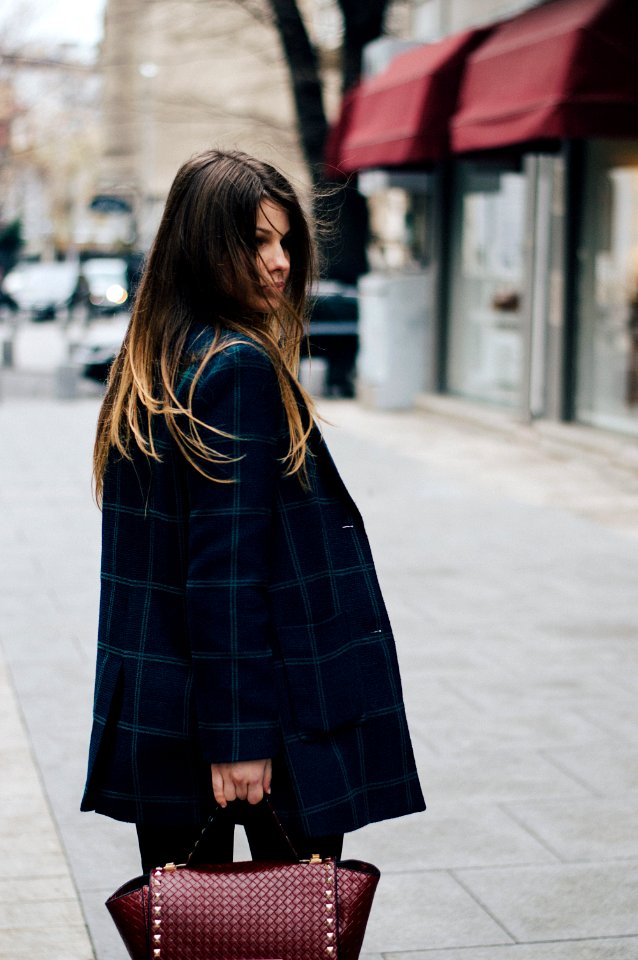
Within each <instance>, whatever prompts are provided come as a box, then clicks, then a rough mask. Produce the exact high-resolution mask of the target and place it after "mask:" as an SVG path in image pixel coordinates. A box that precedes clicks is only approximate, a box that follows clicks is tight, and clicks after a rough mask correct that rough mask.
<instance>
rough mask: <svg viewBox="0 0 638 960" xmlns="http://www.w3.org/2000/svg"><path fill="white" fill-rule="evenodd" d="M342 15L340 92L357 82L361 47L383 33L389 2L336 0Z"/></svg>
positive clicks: (378, 0)
mask: <svg viewBox="0 0 638 960" xmlns="http://www.w3.org/2000/svg"><path fill="white" fill-rule="evenodd" d="M337 3H338V5H339V9H340V10H341V13H342V15H343V54H342V67H341V71H342V76H341V90H342V92H343V93H346V92H347V91H348V90H349V89H350V88H351V87H353V86H354V85H355V84H357V83H358V82H359V78H360V77H361V66H362V57H363V48H364V47H365V45H366V44H367V43H371V42H372V41H373V40H376V39H377V38H378V37H380V36H381V34H382V33H383V24H384V20H385V14H386V10H387V8H388V6H389V0H337Z"/></svg>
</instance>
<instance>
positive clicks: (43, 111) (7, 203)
mask: <svg viewBox="0 0 638 960" xmlns="http://www.w3.org/2000/svg"><path fill="white" fill-rule="evenodd" d="M99 103H100V77H99V74H98V71H97V69H96V66H95V63H94V62H92V61H91V58H90V57H89V56H87V55H86V54H85V52H84V51H78V50H75V49H68V48H66V47H47V48H42V47H35V46H32V47H30V48H24V49H22V50H21V51H20V52H19V53H11V54H9V53H8V52H6V51H3V52H2V58H1V64H0V220H2V221H3V222H5V223H6V222H9V221H12V220H15V219H18V220H20V222H21V225H22V234H23V237H24V240H25V249H24V251H23V253H24V255H26V256H29V257H33V258H35V257H42V258H45V259H47V258H48V259H50V258H53V257H54V256H67V255H70V254H71V255H72V254H73V253H74V252H76V251H77V250H79V249H81V248H82V246H83V244H84V243H93V242H94V241H95V239H96V237H95V235H94V229H95V227H96V225H95V223H94V222H93V217H92V215H91V213H90V210H89V203H90V200H91V197H92V195H93V192H94V188H95V185H94V181H93V176H94V171H95V168H96V165H97V158H98V155H99V142H100V122H99Z"/></svg>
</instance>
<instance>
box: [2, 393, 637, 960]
mask: <svg viewBox="0 0 638 960" xmlns="http://www.w3.org/2000/svg"><path fill="white" fill-rule="evenodd" d="M97 407H98V402H97V400H96V399H91V398H81V399H78V400H75V401H72V402H68V403H64V402H59V401H58V402H56V401H52V400H50V399H48V398H44V397H42V398H39V399H33V400H27V399H23V398H12V397H11V396H6V397H5V399H4V400H3V401H2V402H0V437H2V456H1V458H0V508H1V514H0V516H1V519H0V524H1V528H2V542H3V544H4V545H5V549H4V550H3V551H2V557H1V559H0V564H1V566H0V570H1V579H0V643H1V644H2V654H3V657H4V661H5V664H6V666H7V668H8V677H9V680H7V675H5V674H0V677H2V678H3V682H4V683H9V687H8V690H9V692H8V693H6V694H5V691H4V689H0V697H1V699H0V711H1V715H2V732H1V734H0V737H1V740H0V791H1V792H0V796H1V798H2V801H1V802H2V810H3V814H5V810H6V811H7V814H6V815H5V816H3V818H2V819H3V826H2V830H1V832H0V852H2V853H3V854H4V857H5V863H8V864H9V869H8V870H7V871H6V873H7V874H9V873H10V874H11V877H12V878H13V877H16V876H18V877H24V878H25V880H27V881H28V882H27V883H25V884H17V883H16V882H15V881H14V880H13V879H12V880H11V883H10V890H11V893H10V895H9V892H8V890H9V888H8V887H7V888H6V893H5V896H4V897H3V898H2V904H3V905H4V906H0V957H2V958H5V957H6V958H7V960H13V958H14V957H15V958H19V957H27V956H28V957H29V958H30V960H44V958H45V957H46V960H89V958H91V957H92V956H95V957H96V958H97V960H124V958H125V956H126V954H125V951H124V949H123V947H122V946H121V944H120V942H119V941H118V938H117V934H116V933H115V930H114V928H113V927H112V924H111V921H110V919H109V918H108V916H107V915H106V911H105V909H104V907H103V901H104V899H105V898H106V896H107V895H108V894H109V893H111V892H112V890H113V889H114V888H115V887H116V886H117V885H118V884H119V883H121V882H123V881H124V880H125V879H128V878H129V877H132V876H134V875H135V874H136V873H137V872H138V862H137V854H136V848H135V838H134V831H133V829H132V828H131V827H130V825H126V824H117V823H114V822H111V821H108V820H106V819H105V818H100V817H97V816H94V815H89V814H79V813H78V812H77V809H78V804H79V797H80V794H81V790H82V782H83V776H84V764H85V755H86V745H87V744H86V741H87V735H88V724H89V716H90V701H91V684H92V674H93V660H94V643H95V637H94V632H95V623H96V619H97V597H98V578H97V572H98V562H99V522H100V518H99V513H98V511H97V509H96V508H95V506H94V505H93V503H92V501H91V494H90V483H89V473H90V454H91V444H92V434H93V429H94V424H95V417H96V414H97ZM323 410H324V413H325V415H326V416H327V417H328V418H329V419H330V420H331V421H332V422H333V423H334V424H336V425H337V424H338V425H339V426H334V427H333V426H327V427H326V433H327V435H328V437H329V441H330V445H331V448H332V450H333V453H334V456H335V459H336V461H337V463H338V464H339V466H340V468H341V471H342V473H343V475H344V478H345V479H346V482H347V483H348V485H349V486H350V488H351V490H352V493H353V495H354V496H355V499H356V500H357V501H358V503H359V505H360V507H361V509H362V512H363V514H364V517H365V518H366V521H367V527H368V531H369V534H370V539H371V542H372V546H373V550H374V553H375V556H376V558H377V563H378V568H379V575H380V579H381V581H382V585H383V587H384V591H385V594H386V597H387V601H388V606H389V609H390V615H391V618H392V620H393V623H394V624H395V630H396V635H397V643H398V646H399V654H400V658H401V663H402V667H403V675H404V684H405V693H406V701H407V706H408V713H409V718H410V721H411V727H412V732H413V738H414V743H415V749H416V753H417V758H418V762H419V767H420V770H421V774H422V780H423V786H424V791H425V794H426V799H427V800H428V803H429V810H428V812H427V813H426V814H425V815H423V816H421V817H414V818H407V819H405V820H399V821H395V822H389V823H384V824H378V825H373V826H371V827H368V828H366V829H365V830H362V831H359V832H358V833H356V834H353V835H351V836H349V837H348V838H347V840H346V848H345V856H352V857H361V858H363V859H368V860H371V861H372V862H375V863H377V864H378V865H379V866H380V867H381V869H382V872H383V877H382V882H381V885H380V887H379V893H378V897H377V901H376V903H375V908H374V910H373V916H372V920H371V923H370V927H369V930H368V934H367V938H366V942H365V946H364V951H365V955H366V960H379V957H380V956H381V955H383V956H384V958H386V960H635V958H636V957H637V956H638V910H637V909H636V907H637V904H638V831H636V811H637V808H638V750H637V745H638V711H637V710H636V695H637V693H638V680H637V677H638V669H637V667H638V471H632V470H631V469H628V468H626V467H625V468H622V469H620V468H617V467H616V466H615V465H614V463H613V460H611V459H607V460H604V459H603V458H601V457H597V456H596V455H594V454H591V455H589V454H586V453H577V452H574V453H569V452H567V451H565V450H563V449H561V448H560V445H559V444H557V443H556V442H554V443H553V444H552V445H551V446H549V445H547V444H544V443H543V442H541V441H539V440H538V439H537V438H535V437H533V436H529V435H528V434H526V433H525V432H524V431H521V432H517V433H515V434H512V435H508V436H505V435H501V434H498V433H494V432H490V431H483V430H481V429H480V428H478V427H476V426H470V425H467V424H463V423H461V422H453V421H449V420H446V419H445V418H443V417H439V416H436V415H426V414H423V413H409V414H383V413H371V412H366V411H364V410H362V409H361V408H359V407H358V406H357V405H356V404H353V403H348V402H341V401H332V402H326V403H325V404H324V405H323ZM11 686H12V688H13V691H14V693H15V698H16V699H15V700H14V699H13V696H12V695H11ZM18 706H19V710H18ZM59 838H61V840H60V839H59ZM238 856H243V851H242V849H240V850H239V851H238ZM32 877H33V878H35V879H33V880H30V879H29V878H32ZM43 879H44V882H43ZM0 882H2V881H0ZM76 891H79V893H77V892H76ZM78 902H79V903H80V904H81V908H82V910H83V913H84V916H85V918H86V920H87V922H88V928H89V930H90V936H91V939H92V942H93V945H94V951H95V952H94V953H92V952H91V947H90V944H89V941H88V938H87V933H86V930H85V928H84V925H83V923H82V921H81V919H80V914H79V911H78ZM34 931H35V933H34Z"/></svg>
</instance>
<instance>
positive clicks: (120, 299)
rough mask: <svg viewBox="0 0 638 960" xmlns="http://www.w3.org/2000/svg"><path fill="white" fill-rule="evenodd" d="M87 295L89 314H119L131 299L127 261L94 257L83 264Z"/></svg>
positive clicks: (118, 258)
mask: <svg viewBox="0 0 638 960" xmlns="http://www.w3.org/2000/svg"><path fill="white" fill-rule="evenodd" d="M82 277H83V280H84V287H85V295H86V297H87V301H88V306H89V312H90V313H91V314H93V315H95V314H100V313H117V312H118V311H120V310H122V308H123V307H124V305H125V304H126V302H127V300H128V298H129V289H128V272H127V265H126V260H123V259H121V258H120V257H94V258H92V259H90V260H85V261H84V263H83V264H82Z"/></svg>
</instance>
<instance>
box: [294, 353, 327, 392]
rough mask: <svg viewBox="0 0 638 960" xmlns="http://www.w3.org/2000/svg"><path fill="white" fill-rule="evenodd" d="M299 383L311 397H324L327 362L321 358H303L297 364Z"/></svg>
mask: <svg viewBox="0 0 638 960" xmlns="http://www.w3.org/2000/svg"><path fill="white" fill-rule="evenodd" d="M299 382H300V383H301V385H302V387H304V388H305V389H306V390H307V391H308V393H309V394H310V395H311V396H313V397H325V396H326V392H327V382H328V361H327V360H324V359H323V357H312V359H310V358H309V357H304V358H303V359H302V361H301V363H300V364H299Z"/></svg>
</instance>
